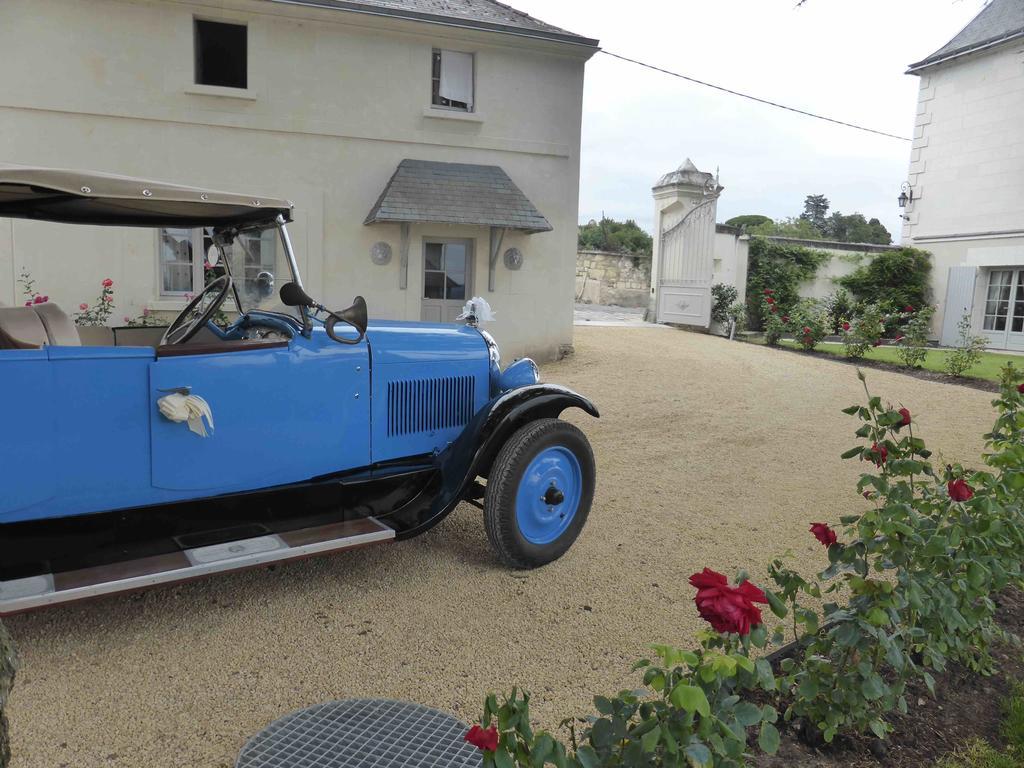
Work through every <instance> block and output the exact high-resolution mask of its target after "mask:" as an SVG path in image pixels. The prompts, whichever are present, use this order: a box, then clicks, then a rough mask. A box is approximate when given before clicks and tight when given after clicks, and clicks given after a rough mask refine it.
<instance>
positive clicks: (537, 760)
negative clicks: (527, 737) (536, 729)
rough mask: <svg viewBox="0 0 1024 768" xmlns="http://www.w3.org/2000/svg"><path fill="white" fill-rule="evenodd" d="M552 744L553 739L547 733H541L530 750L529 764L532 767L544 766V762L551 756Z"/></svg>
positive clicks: (540, 767) (541, 767)
mask: <svg viewBox="0 0 1024 768" xmlns="http://www.w3.org/2000/svg"><path fill="white" fill-rule="evenodd" d="M554 746H555V740H554V739H553V738H551V737H550V736H549V735H548V734H546V733H542V734H541V735H540V736H538V737H537V741H536V742H534V745H533V749H531V750H530V764H531V765H532V766H533V768H544V763H545V762H546V761H547V759H548V758H549V757H550V756H551V752H552V750H553V749H554Z"/></svg>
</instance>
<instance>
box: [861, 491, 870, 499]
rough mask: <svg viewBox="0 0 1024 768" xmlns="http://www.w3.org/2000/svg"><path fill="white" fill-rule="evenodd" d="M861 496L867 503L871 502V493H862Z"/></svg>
mask: <svg viewBox="0 0 1024 768" xmlns="http://www.w3.org/2000/svg"><path fill="white" fill-rule="evenodd" d="M861 496H863V497H864V498H865V499H867V500H868V501H871V491H864V493H862V494H861Z"/></svg>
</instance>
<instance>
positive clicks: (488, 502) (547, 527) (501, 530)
mask: <svg viewBox="0 0 1024 768" xmlns="http://www.w3.org/2000/svg"><path fill="white" fill-rule="evenodd" d="M594 475H595V470H594V452H593V451H592V450H591V448H590V443H589V442H588V441H587V438H586V436H585V435H584V434H583V433H582V432H581V431H580V430H579V429H577V428H576V427H575V426H573V425H572V424H569V423H568V422H565V421H562V420H560V419H539V420H537V421H533V422H530V423H529V424H527V425H525V426H523V427H521V428H520V429H519V430H518V431H516V433H515V434H513V435H512V437H511V438H509V440H508V442H507V443H505V445H504V446H502V449H501V451H500V452H499V453H498V456H497V458H496V459H495V460H494V466H493V467H492V468H491V473H490V476H489V477H488V480H487V493H486V496H485V497H484V524H485V527H486V528H487V538H488V539H490V541H491V545H492V546H493V547H494V549H495V550H496V551H497V553H498V555H499V556H500V557H501V559H502V560H504V561H505V563H507V564H508V565H510V566H512V567H513V568H537V567H538V566H541V565H545V564H547V563H550V562H551V561H552V560H557V559H558V558H559V557H561V556H562V555H563V554H565V552H566V550H568V549H569V547H571V546H572V543H573V542H574V541H576V537H577V536H579V534H580V531H581V530H583V526H584V524H585V523H586V522H587V515H589V514H590V505H591V502H592V501H593V499H594Z"/></svg>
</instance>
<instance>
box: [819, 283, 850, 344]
mask: <svg viewBox="0 0 1024 768" xmlns="http://www.w3.org/2000/svg"><path fill="white" fill-rule="evenodd" d="M822 306H823V307H824V308H825V313H826V314H827V316H828V332H829V333H830V334H837V335H838V334H839V333H840V331H841V330H842V327H843V321H845V320H848V319H849V318H851V317H853V315H854V309H855V302H854V300H853V297H852V296H850V293H849V291H847V290H846V289H845V288H838V289H837V290H836V291H835V292H833V293H830V294H829V295H828V296H826V297H825V298H824V299H823V300H822Z"/></svg>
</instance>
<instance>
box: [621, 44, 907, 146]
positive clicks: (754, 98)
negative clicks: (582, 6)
mask: <svg viewBox="0 0 1024 768" xmlns="http://www.w3.org/2000/svg"><path fill="white" fill-rule="evenodd" d="M601 53H603V54H604V55H605V56H611V57H612V58H614V59H621V60H622V61H628V62H629V63H630V64H636V65H638V66H641V67H646V68H647V69H653V70H654V71H655V72H661V73H663V74H666V75H671V76H672V77H678V78H679V79H680V80H687V81H689V82H691V83H696V84H697V85H703V86H705V87H707V88H714V89H715V90H716V91H722V92H723V93H729V94H732V95H733V96H739V97H740V98H743V99H750V101H756V102H758V103H759V104H767V105H768V106H769V107H777V108H778V109H785V110H786V111H787V112H795V113H797V114H798V115H804V116H805V117H813V118H815V119H817V120H824V121H826V122H828V123H835V124H836V125H844V126H846V127H847V128H854V129H856V130H858V131H865V132H866V133H874V134H876V135H878V136H885V137H887V138H890V139H899V140H900V141H911V139H908V138H907V137H906V136H897V135H896V134H894V133H886V132H885V131H877V130H875V129H874V128H867V127H865V126H863V125H857V124H856V123H848V122H846V121H845V120H836V119H835V118H833V117H825V116H824V115H816V114H814V113H813V112H807V111H806V110H803V109H797V108H796V107H787V106H786V105H785V104H779V103H778V102H775V101H769V100H768V99H762V98H759V97H757V96H751V95H750V94H749V93H740V92H739V91H734V90H732V89H731V88H726V87H724V86H721V85H715V84H714V83H708V82H705V81H704V80H698V79H697V78H696V77H690V76H689V75H681V74H680V73H678V72H673V71H671V70H669V69H662V68H661V67H656V66H654V65H653V64H647V63H645V62H643V61H637V60H636V59H631V58H629V57H628V56H621V55H619V54H617V53H612V52H611V51H606V50H604V49H602V50H601Z"/></svg>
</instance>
